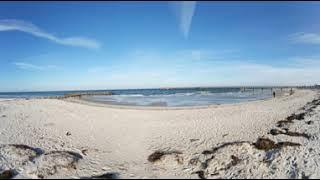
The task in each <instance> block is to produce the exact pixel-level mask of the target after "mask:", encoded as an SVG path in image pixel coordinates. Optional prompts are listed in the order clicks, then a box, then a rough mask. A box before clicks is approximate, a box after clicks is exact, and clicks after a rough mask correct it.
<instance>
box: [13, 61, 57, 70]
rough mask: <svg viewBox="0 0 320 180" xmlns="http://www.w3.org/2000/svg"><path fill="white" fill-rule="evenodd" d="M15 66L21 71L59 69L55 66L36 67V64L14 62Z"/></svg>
mask: <svg viewBox="0 0 320 180" xmlns="http://www.w3.org/2000/svg"><path fill="white" fill-rule="evenodd" d="M13 64H14V65H15V66H17V67H18V68H19V69H24V70H40V71H43V70H48V69H56V68H58V67H57V66H55V65H44V66H40V65H35V64H30V63H25V62H14V63H13Z"/></svg>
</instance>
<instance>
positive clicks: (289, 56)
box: [0, 2, 320, 91]
mask: <svg viewBox="0 0 320 180" xmlns="http://www.w3.org/2000/svg"><path fill="white" fill-rule="evenodd" d="M319 22H320V3H318V2H306V3H304V2H295V3H294V2H176V3H173V2H135V3H134V2H131V3H130V2H122V3H118V2H92V3H91V2H68V3H67V2H38V3H36V2H27V3H23V2H2V3H0V67H1V71H0V91H43V90H44V91H45V90H77V89H118V88H157V87H185V86H239V85H240V86H242V85H305V84H315V83H320V78H319V77H320V59H319V58H320V53H319V52H320V23H319Z"/></svg>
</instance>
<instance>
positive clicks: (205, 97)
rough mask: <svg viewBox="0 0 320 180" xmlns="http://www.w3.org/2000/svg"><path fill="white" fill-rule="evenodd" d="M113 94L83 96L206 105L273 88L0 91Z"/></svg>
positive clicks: (264, 94)
mask: <svg viewBox="0 0 320 180" xmlns="http://www.w3.org/2000/svg"><path fill="white" fill-rule="evenodd" d="M105 91H108V92H112V94H113V95H94V96H84V97H82V98H83V99H84V100H88V101H95V102H99V103H106V104H113V105H134V106H168V107H180V106H205V105H213V104H230V103H239V102H246V101H254V100H262V99H267V98H270V97H272V89H271V88H255V89H253V88H251V89H248V88H247V89H245V90H244V89H242V88H240V87H214V88H161V89H119V90H90V91H88V90H86V91H42V92H0V100H1V99H16V98H24V99H25V98H27V99H32V98H42V97H55V96H63V95H64V94H68V93H82V92H105Z"/></svg>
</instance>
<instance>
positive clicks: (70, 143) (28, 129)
mask: <svg viewBox="0 0 320 180" xmlns="http://www.w3.org/2000/svg"><path fill="white" fill-rule="evenodd" d="M314 99H319V93H318V92H316V91H310V90H297V91H296V92H295V93H294V94H293V95H291V96H289V95H284V96H282V97H277V98H274V99H268V100H263V101H254V102H246V103H239V104H230V105H215V106H209V107H201V108H187V109H184V108H180V109H174V108H141V107H140V108H132V107H131V108H124V107H122V108H117V107H114V106H104V105H99V104H94V103H89V102H82V101H77V100H57V99H30V100H22V99H20V100H8V101H0V177H1V176H7V177H9V176H14V177H15V178H62V177H64V178H91V177H95V178H99V177H104V178H169V177H171V178H307V177H309V178H319V177H320V167H319V163H320V156H319V153H320V146H319V145H320V144H319V143H320V140H319V128H320V107H319V106H318V105H319V104H320V100H319V101H318V100H315V101H313V100H314ZM293 113H295V114H296V115H295V116H292V114H293ZM290 115H291V116H290ZM288 117H289V118H288ZM280 120H284V121H283V122H282V123H280V124H279V123H278V121H280ZM277 123H278V125H277ZM277 126H278V127H277ZM271 129H275V130H273V131H272V134H273V135H272V134H270V130H271ZM303 133H304V134H303ZM261 137H263V138H265V139H260V141H257V139H258V138H261ZM101 175H102V176H101Z"/></svg>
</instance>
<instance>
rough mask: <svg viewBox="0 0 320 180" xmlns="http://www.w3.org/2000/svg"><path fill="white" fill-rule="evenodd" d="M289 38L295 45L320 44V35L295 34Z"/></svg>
mask: <svg viewBox="0 0 320 180" xmlns="http://www.w3.org/2000/svg"><path fill="white" fill-rule="evenodd" d="M289 38H290V39H291V40H292V41H293V42H295V43H306V44H320V34H316V33H294V34H292V35H290V36H289Z"/></svg>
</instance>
